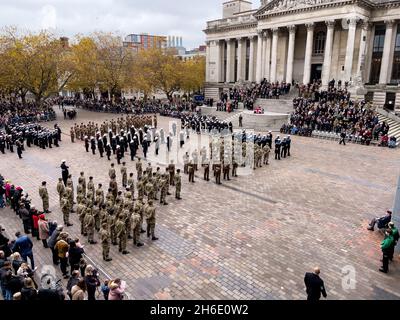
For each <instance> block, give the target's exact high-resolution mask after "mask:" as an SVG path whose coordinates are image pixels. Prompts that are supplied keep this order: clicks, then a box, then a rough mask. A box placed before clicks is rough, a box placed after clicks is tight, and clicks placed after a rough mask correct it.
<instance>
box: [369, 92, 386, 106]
mask: <svg viewBox="0 0 400 320" xmlns="http://www.w3.org/2000/svg"><path fill="white" fill-rule="evenodd" d="M372 102H373V104H374V106H377V107H383V106H384V105H385V102H386V93H385V92H374V98H373V101H372Z"/></svg>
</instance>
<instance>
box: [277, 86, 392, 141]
mask: <svg viewBox="0 0 400 320" xmlns="http://www.w3.org/2000/svg"><path fill="white" fill-rule="evenodd" d="M298 89H299V97H297V98H295V99H293V108H294V111H293V113H292V115H291V117H290V124H287V125H286V124H285V125H284V126H283V127H282V128H281V132H283V133H290V134H292V135H294V134H299V135H304V136H311V135H312V132H313V131H314V130H316V131H323V132H332V133H336V134H341V133H344V134H346V136H347V137H353V138H355V140H356V141H357V142H360V143H363V144H364V143H365V144H370V143H371V141H378V142H379V145H381V146H389V145H392V144H391V142H393V140H394V143H395V142H396V141H395V138H394V139H393V138H391V137H388V132H389V125H388V124H387V123H386V122H380V121H379V118H378V114H377V112H376V111H375V108H373V106H372V104H371V103H368V102H366V101H365V100H361V101H355V100H353V99H351V97H350V93H349V92H348V90H347V86H344V87H342V86H340V87H339V86H338V87H333V86H329V87H328V89H327V90H320V87H319V84H315V83H314V84H309V85H307V86H304V85H301V86H299V88H298Z"/></svg>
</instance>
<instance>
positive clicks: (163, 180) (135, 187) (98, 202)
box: [39, 159, 182, 261]
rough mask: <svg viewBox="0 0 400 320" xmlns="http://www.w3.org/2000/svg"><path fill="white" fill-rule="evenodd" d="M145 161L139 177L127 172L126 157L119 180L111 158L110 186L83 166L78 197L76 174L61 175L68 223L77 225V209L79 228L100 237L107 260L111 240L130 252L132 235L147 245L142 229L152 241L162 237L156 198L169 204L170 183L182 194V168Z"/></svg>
mask: <svg viewBox="0 0 400 320" xmlns="http://www.w3.org/2000/svg"><path fill="white" fill-rule="evenodd" d="M143 166H144V165H143V163H142V161H141V160H140V159H139V160H138V161H137V162H136V177H135V176H134V173H132V172H131V173H129V175H128V169H127V167H126V163H125V162H123V163H122V166H121V167H120V168H119V174H120V176H121V180H120V181H118V182H117V169H116V167H115V165H114V163H111V165H110V168H109V172H108V176H109V178H110V182H109V186H108V189H105V188H103V185H102V184H97V186H96V185H95V183H94V179H93V177H89V178H88V179H87V178H86V176H85V174H84V172H81V173H80V176H79V178H78V184H77V186H76V197H74V186H73V183H72V179H71V176H69V177H68V180H67V185H66V186H65V185H64V182H63V180H62V178H60V179H59V182H58V184H57V192H58V195H59V203H60V207H61V210H62V213H63V218H64V223H65V225H67V226H72V224H71V223H70V220H69V218H70V214H71V213H75V212H76V214H77V216H78V219H79V223H80V233H81V234H82V235H83V236H84V237H87V239H88V242H89V243H90V244H96V243H97V241H96V238H97V239H98V240H99V241H100V243H101V246H102V249H103V250H102V251H103V259H104V260H105V261H111V260H112V259H111V258H110V248H111V246H112V245H115V246H118V249H119V252H120V253H122V254H129V251H128V250H127V246H128V240H132V242H133V245H134V246H137V247H141V246H143V245H144V244H143V242H142V241H141V234H143V233H146V235H147V237H148V238H150V239H151V240H152V241H156V240H158V238H157V237H156V234H155V230H156V222H157V215H156V207H155V201H159V203H160V205H168V202H167V197H168V196H169V195H171V193H170V187H173V186H174V187H175V198H176V199H179V200H180V199H181V187H182V181H181V176H180V170H179V169H177V170H176V169H175V166H174V165H173V164H171V165H170V166H168V167H167V168H166V169H165V171H164V172H163V171H162V170H161V169H160V167H157V168H153V167H152V165H151V164H150V163H148V164H147V165H146V166H145V168H144V167H143ZM135 179H136V181H135ZM119 183H120V184H119ZM118 185H120V186H121V187H118ZM39 193H40V194H41V196H42V195H44V196H43V197H42V200H43V206H44V208H47V209H48V196H47V202H46V203H45V199H46V197H45V192H44V190H43V188H42V189H40V190H39ZM74 200H76V201H74ZM46 205H47V207H46ZM74 205H76V206H75V207H76V211H74ZM145 224H146V229H144V225H145ZM96 233H97V236H96Z"/></svg>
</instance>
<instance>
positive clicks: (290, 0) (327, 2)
mask: <svg viewBox="0 0 400 320" xmlns="http://www.w3.org/2000/svg"><path fill="white" fill-rule="evenodd" d="M349 3H362V4H364V5H366V6H369V7H371V6H373V5H374V3H373V2H371V1H369V0H272V1H267V0H266V1H264V2H263V5H262V6H261V8H260V9H259V10H258V11H257V12H256V13H255V14H254V16H255V17H256V18H258V19H259V18H261V17H263V16H266V15H274V14H285V13H293V12H294V11H304V10H315V9H319V8H324V7H334V6H342V5H345V4H349Z"/></svg>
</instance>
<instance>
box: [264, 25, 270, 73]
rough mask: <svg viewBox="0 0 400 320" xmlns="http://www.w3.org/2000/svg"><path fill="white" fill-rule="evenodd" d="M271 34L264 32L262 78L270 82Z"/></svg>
mask: <svg viewBox="0 0 400 320" xmlns="http://www.w3.org/2000/svg"><path fill="white" fill-rule="evenodd" d="M270 62H271V33H270V32H269V31H266V32H265V53H264V73H263V74H264V78H266V79H267V80H268V81H269V80H270V74H271V70H270V69H271V65H270Z"/></svg>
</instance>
